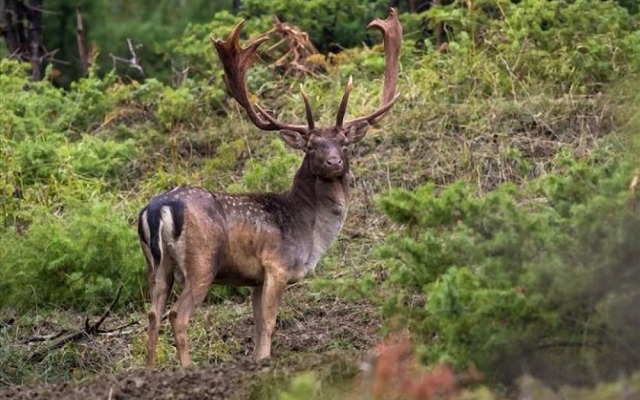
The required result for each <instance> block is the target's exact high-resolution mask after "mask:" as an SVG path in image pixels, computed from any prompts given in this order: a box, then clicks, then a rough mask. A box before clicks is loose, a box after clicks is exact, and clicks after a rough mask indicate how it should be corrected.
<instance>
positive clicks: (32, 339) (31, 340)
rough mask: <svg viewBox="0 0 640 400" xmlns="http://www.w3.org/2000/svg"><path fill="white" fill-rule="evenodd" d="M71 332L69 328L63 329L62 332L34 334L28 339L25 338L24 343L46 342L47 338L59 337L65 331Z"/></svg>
mask: <svg viewBox="0 0 640 400" xmlns="http://www.w3.org/2000/svg"><path fill="white" fill-rule="evenodd" d="M67 332H69V330H68V329H63V330H61V331H60V332H54V333H50V334H48V335H33V336H30V337H28V338H26V339H24V340H23V341H22V342H23V343H35V342H46V341H47V340H53V339H57V338H59V337H60V336H62V335H64V334H65V333H67Z"/></svg>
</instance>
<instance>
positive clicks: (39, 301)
mask: <svg viewBox="0 0 640 400" xmlns="http://www.w3.org/2000/svg"><path fill="white" fill-rule="evenodd" d="M22 216H23V217H24V218H23V220H26V222H27V223H28V229H27V230H26V232H20V231H18V230H17V229H5V230H4V231H3V233H2V235H1V236H0V249H2V250H1V251H2V254H1V255H0V258H1V259H2V263H1V265H0V291H2V297H1V298H0V307H13V308H17V309H28V308H33V307H43V308H45V309H46V308H50V307H56V308H58V307H62V308H66V307H71V308H75V309H79V310H91V311H96V310H99V309H100V308H101V307H103V306H104V305H105V304H107V303H108V302H109V301H111V300H112V299H113V296H114V295H115V292H116V290H117V288H118V286H119V285H121V284H122V285H123V286H124V290H123V298H122V302H121V303H120V304H121V305H122V304H131V303H139V302H140V300H141V299H142V286H141V280H142V278H143V276H144V273H143V271H144V261H143V258H142V256H141V252H140V250H139V245H138V240H137V237H136V233H135V229H133V228H132V226H130V224H129V223H128V222H127V221H128V219H129V218H127V217H128V215H127V213H126V212H125V211H124V210H123V209H122V205H118V204H117V203H115V202H108V201H106V200H100V199H96V198H93V199H89V200H87V201H80V200H73V199H68V200H67V201H65V203H64V204H61V205H59V207H58V208H57V209H56V210H49V209H47V208H45V207H33V208H31V210H30V212H29V214H28V215H27V214H22ZM27 218H28V220H27Z"/></svg>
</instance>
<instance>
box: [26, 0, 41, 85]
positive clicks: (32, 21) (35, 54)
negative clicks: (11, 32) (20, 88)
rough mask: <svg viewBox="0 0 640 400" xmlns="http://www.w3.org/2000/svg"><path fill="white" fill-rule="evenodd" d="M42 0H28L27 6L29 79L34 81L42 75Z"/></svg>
mask: <svg viewBox="0 0 640 400" xmlns="http://www.w3.org/2000/svg"><path fill="white" fill-rule="evenodd" d="M42 1H43V0H30V1H29V5H28V6H27V17H28V18H29V50H30V55H29V56H30V60H31V79H32V80H34V81H39V80H40V79H42V77H43V76H44V74H43V71H42V61H43V56H42V49H43V44H42Z"/></svg>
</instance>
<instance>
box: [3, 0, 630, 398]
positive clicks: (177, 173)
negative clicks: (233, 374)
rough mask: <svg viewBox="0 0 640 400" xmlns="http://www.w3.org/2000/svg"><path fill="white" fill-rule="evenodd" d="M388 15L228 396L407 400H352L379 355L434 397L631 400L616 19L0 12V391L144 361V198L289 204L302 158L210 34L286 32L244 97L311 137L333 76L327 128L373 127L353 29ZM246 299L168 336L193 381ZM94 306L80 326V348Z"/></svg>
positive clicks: (624, 137)
mask: <svg viewBox="0 0 640 400" xmlns="http://www.w3.org/2000/svg"><path fill="white" fill-rule="evenodd" d="M389 6H396V7H398V8H399V10H400V18H401V21H402V24H403V27H404V43H403V48H402V52H401V73H400V81H399V87H398V91H399V92H400V93H401V94H402V97H401V99H400V100H399V102H398V104H397V105H396V106H395V107H394V109H393V110H392V112H391V113H390V115H389V116H388V117H387V118H386V119H385V121H384V122H383V123H382V124H381V125H380V126H377V127H375V128H374V129H372V131H371V132H370V133H369V134H368V136H367V138H366V139H365V140H364V141H363V142H362V143H361V144H359V145H358V146H357V148H355V149H353V151H352V154H351V157H352V159H353V162H352V164H353V165H352V168H353V170H354V174H355V175H356V177H357V181H356V184H355V188H354V193H353V200H352V204H351V207H350V214H349V217H348V220H347V223H346V226H345V229H344V230H343V232H342V234H341V235H340V237H339V239H338V241H337V243H336V244H335V245H333V246H332V247H331V249H330V251H329V253H328V254H327V255H326V256H325V257H324V258H323V260H322V261H321V263H320V265H319V267H318V272H317V275H316V276H314V277H312V278H311V279H309V280H307V281H305V282H304V283H301V284H298V285H295V286H294V287H292V288H291V289H290V290H289V293H288V294H287V297H286V298H285V304H284V305H283V310H282V312H281V315H280V316H279V322H278V330H279V332H280V333H277V334H276V344H275V346H276V351H275V353H276V357H275V358H276V360H275V361H274V362H273V364H272V365H271V366H270V368H268V369H267V371H266V372H265V371H264V370H262V371H256V370H254V369H251V368H249V369H247V370H245V371H244V372H243V373H242V374H240V375H243V376H244V375H246V376H249V377H250V379H248V383H243V384H241V385H240V386H238V387H235V388H234V393H235V395H236V396H239V397H242V396H245V397H249V398H274V396H278V398H283V399H284V398H287V399H297V398H300V399H303V398H304V399H306V398H312V397H314V396H315V398H331V397H332V396H334V397H335V396H336V394H335V393H338V392H339V393H346V392H349V393H354V392H358V391H365V392H367V393H369V394H371V393H373V392H375V390H378V391H380V390H382V389H380V387H381V386H380V385H382V386H383V387H384V388H385V389H384V390H383V391H384V393H385V394H380V393H382V392H375V393H373V394H371V395H372V396H375V395H380V396H383V395H384V396H389V398H396V397H398V396H404V397H399V398H428V397H417V396H418V395H417V394H415V393H414V394H411V393H401V392H402V388H399V387H396V386H394V383H393V380H392V379H391V380H387V378H385V376H384V374H382V373H381V372H380V373H379V374H378V373H374V374H373V375H372V376H373V377H374V378H372V379H373V383H370V384H369V386H367V385H364V386H365V388H364V389H363V388H362V384H361V383H362V382H363V381H364V382H368V381H367V380H366V379H364V378H366V376H367V375H366V373H363V372H361V371H359V366H362V363H363V361H362V359H363V354H365V353H366V352H367V351H369V350H371V349H373V348H374V347H375V346H376V343H378V342H379V341H381V340H383V339H384V338H385V337H387V336H388V335H390V337H396V336H393V334H395V335H398V334H399V332H402V336H403V337H404V336H409V337H411V343H412V344H413V348H414V350H415V357H416V359H417V360H419V361H420V364H421V365H423V367H420V368H418V367H412V368H414V369H416V368H417V369H418V370H419V372H416V371H413V372H412V373H409V372H407V371H405V369H403V368H404V367H403V365H404V364H403V363H402V362H400V361H397V365H396V366H397V368H398V369H397V370H396V374H405V375H406V376H414V375H412V374H418V375H416V376H421V377H423V378H416V379H418V381H419V382H421V383H420V384H422V385H427V386H429V385H431V386H429V387H437V386H438V385H439V384H441V383H442V382H440V383H437V382H436V383H433V382H434V380H435V381H437V379H435V378H433V379H431V380H429V379H430V378H429V376H432V377H433V376H436V375H433V374H436V373H439V372H438V371H442V368H445V369H446V370H447V371H452V372H455V373H456V374H458V375H457V376H458V378H459V379H458V380H457V381H456V382H458V383H457V384H455V385H453V386H455V387H456V392H455V395H453V394H452V395H451V396H459V397H460V398H463V397H464V396H470V397H468V398H494V397H495V398H503V397H512V396H514V395H515V393H523V391H524V392H526V391H534V392H535V393H543V394H540V395H539V396H538V395H536V396H538V397H535V396H534V397H533V398H556V397H553V396H558V394H557V393H560V392H562V391H563V390H565V391H571V390H582V389H569V386H575V387H580V386H584V385H592V384H596V383H602V382H615V383H613V384H611V385H609V386H608V385H606V384H603V386H599V389H594V391H593V392H590V393H589V395H590V396H592V397H591V398H594V399H596V398H598V397H596V396H602V397H601V398H621V399H624V398H625V397H605V396H612V395H611V393H620V395H619V396H625V394H624V393H640V374H638V372H636V371H638V368H639V367H640V337H638V335H637V333H636V331H637V329H639V328H640V313H638V311H637V310H638V309H640V210H639V207H638V202H639V200H638V199H637V198H636V196H635V194H634V192H635V186H636V185H637V181H638V176H639V175H640V172H639V168H640V160H639V157H638V154H640V149H639V148H638V146H639V145H640V143H639V140H638V133H639V131H640V113H639V112H638V110H639V107H640V97H639V95H638V93H640V84H639V82H640V79H639V78H640V76H639V74H640V17H639V11H640V10H639V4H638V2H637V1H635V0H619V1H600V0H551V1H547V0H520V1H508V0H466V1H461V0H456V1H453V2H451V1H437V0H434V1H432V2H429V1H424V2H422V1H419V0H414V1H406V2H403V1H395V2H394V1H391V2H390V1H380V0H376V1H369V0H341V1H337V0H327V1H319V0H310V1H305V0H289V1H287V0H274V1H269V2H265V1H258V0H243V1H239V0H233V1H216V2H211V1H204V0H174V1H170V0H160V1H142V0H127V1H123V0H110V1H106V0H95V1H71V0H66V1H65V0H29V1H27V0H2V1H0V22H1V29H2V36H3V41H2V45H0V96H1V97H0V105H1V107H0V293H1V295H0V317H1V318H0V366H1V367H0V391H2V390H3V389H6V388H12V387H15V385H27V386H29V385H32V386H33V385H42V384H45V383H60V382H67V381H73V382H75V383H76V384H81V385H82V384H86V383H87V382H91V381H92V379H95V377H96V376H97V375H98V374H99V373H107V374H113V376H122V377H124V376H127V374H129V375H130V374H132V373H134V372H132V371H135V369H136V368H137V367H140V366H141V365H143V359H144V351H143V348H144V331H143V330H144V324H145V319H146V318H145V310H146V304H145V301H146V298H147V295H146V287H145V284H144V260H143V257H142V254H141V252H140V249H139V246H138V242H137V237H136V231H135V228H134V227H135V223H136V218H137V212H138V211H139V210H140V209H141V208H142V206H143V205H144V204H145V202H146V201H147V200H148V199H149V198H150V197H151V196H153V195H155V194H157V193H159V192H161V191H162V190H165V189H169V188H171V187H173V186H175V185H178V184H190V185H198V186H203V187H205V188H207V189H210V190H221V191H229V192H241V191H281V190H285V189H286V188H287V187H288V184H289V182H290V180H291V178H292V175H293V172H294V171H295V168H296V167H297V166H298V165H299V163H300V160H301V156H300V155H299V154H296V153H293V152H291V151H289V150H287V149H285V148H284V145H283V144H282V143H281V142H280V141H279V139H277V137H276V135H270V134H265V133H263V132H259V131H258V130H257V129H256V128H254V127H253V126H252V125H250V124H249V123H248V122H247V120H246V118H245V116H244V114H243V113H242V111H241V110H240V109H239V107H238V106H237V104H235V103H234V102H233V101H230V99H229V97H228V96H227V94H226V93H225V90H224V87H223V83H222V75H221V66H220V65H219V64H218V61H217V59H216V57H215V53H214V51H213V49H212V48H211V45H210V42H209V36H213V37H225V36H226V34H227V33H228V32H229V31H230V30H231V28H232V27H233V26H234V25H235V24H236V23H237V22H238V21H239V20H240V19H245V20H246V29H245V32H246V34H245V36H244V39H246V38H248V37H250V36H255V35H257V34H259V33H262V32H265V31H267V30H269V29H272V28H274V26H275V27H276V28H278V25H277V24H275V23H274V20H273V16H277V17H278V18H279V20H280V21H281V22H284V23H286V24H290V25H286V26H287V27H293V28H294V32H295V33H296V34H295V35H293V36H291V35H289V36H285V34H284V33H283V32H284V31H283V30H276V31H275V32H274V34H273V35H272V36H273V37H272V39H271V40H270V42H269V43H267V44H266V45H263V48H262V49H263V50H262V52H261V57H260V61H259V62H258V63H256V65H255V66H254V67H253V68H252V70H251V73H250V76H249V85H250V88H251V90H252V91H253V93H255V94H256V96H257V98H258V99H259V101H260V103H261V104H264V105H266V106H268V107H269V108H270V109H271V110H274V111H275V112H276V113H277V114H278V115H279V116H280V117H281V118H282V119H285V120H290V121H296V120H297V121H302V120H303V119H304V107H303V103H302V101H301V99H300V96H299V89H298V85H299V84H302V86H303V87H304V90H305V92H306V93H308V95H309V97H310V99H311V102H312V103H313V105H314V107H315V109H317V110H318V115H319V116H320V120H321V122H327V121H329V120H330V119H331V118H332V116H333V115H334V112H335V107H336V105H337V103H338V100H339V98H340V96H341V94H342V91H343V89H344V86H345V84H346V82H347V80H348V79H349V76H353V78H354V80H355V84H356V87H355V89H354V92H353V94H352V100H351V103H350V109H349V111H348V113H349V114H350V115H352V116H356V115H362V114H364V113H366V112H368V111H370V110H372V109H373V108H374V107H375V106H376V105H377V104H378V101H379V96H380V91H381V87H382V86H381V81H382V73H383V69H384V59H383V56H382V55H383V53H382V46H381V45H380V37H379V34H378V33H377V32H372V31H368V30H365V29H364V28H365V26H366V24H367V23H368V22H369V21H370V20H372V19H373V18H375V17H384V16H385V15H386V13H387V10H388V7H389ZM274 24H275V25H274ZM280 27H281V26H280ZM304 32H306V33H307V34H308V36H305V35H303V34H302V33H304ZM281 39H284V40H281ZM289 39H290V40H289ZM291 40H293V42H292V41H291ZM291 43H297V44H303V45H304V46H301V47H297V48H295V49H293V51H292V48H291V47H290V44H291ZM634 178H635V179H634ZM634 182H635V183H634ZM247 293H248V291H247V290H246V289H243V288H240V289H230V288H225V287H213V288H212V289H211V293H210V296H209V299H208V301H207V304H206V305H205V306H204V307H203V310H201V311H199V313H198V315H197V316H196V321H195V323H194V326H193V327H192V328H191V331H190V341H191V348H192V349H193V353H194V354H193V358H194V361H195V363H196V364H198V365H201V366H205V365H216V366H220V368H221V369H225V368H226V367H225V366H228V365H236V364H233V363H236V362H237V360H238V359H241V358H243V357H245V353H246V351H247V349H250V348H251V341H250V329H251V319H250V317H249V314H250V312H249V309H248V306H247ZM116 297H117V298H118V301H117V302H114V298H116ZM112 303H114V304H113V306H112V307H111V308H110V313H111V315H110V316H109V318H108V320H107V321H106V323H105V326H107V327H106V328H105V327H104V326H103V327H101V328H102V329H98V327H96V329H93V330H92V329H90V328H91V324H89V322H88V321H86V324H85V326H84V327H83V319H84V318H85V316H87V317H92V318H90V319H89V320H96V319H97V317H99V316H100V315H101V314H102V310H104V308H105V307H109V305H110V304H112ZM77 333H80V334H79V335H76V334H77ZM74 335H76V336H74ZM70 337H71V339H69V338H70ZM162 340H163V341H162V343H161V345H160V363H161V365H162V366H163V367H164V368H166V369H168V370H170V369H171V367H172V366H173V365H175V364H176V361H175V358H174V353H175V352H174V349H173V346H172V343H171V339H170V335H169V332H163V336H162ZM380 346H381V347H380ZM380 346H378V349H379V351H382V350H380V349H387V350H389V349H391V350H389V351H391V354H393V352H394V351H396V352H399V353H402V354H404V353H403V352H404V351H406V349H405V350H399V349H404V347H402V346H400V347H398V346H397V345H391V344H388V342H384V344H382V345H380ZM394 346H395V347H394ZM394 349H395V350H394ZM367 362H370V367H371V368H370V369H371V370H373V371H379V370H378V369H376V366H379V365H380V363H378V364H376V361H375V360H373V361H367ZM394 362H396V361H394ZM365 364H366V363H365ZM367 365H368V364H367ZM394 365H395V364H394ZM443 365H444V366H445V367H442V366H443ZM406 368H409V367H406ZM439 368H440V369H439ZM365 369H366V368H365ZM402 371H404V372H402ZM434 371H435V372H434ZM421 374H422V375H421ZM429 374H432V375H429ZM462 376H473V377H474V379H471V380H472V381H473V382H472V383H468V384H466V383H464V382H465V380H464V379H462V378H460V377H462ZM523 376H526V377H529V378H528V380H527V379H524V380H523V378H522V377H523ZM363 377H364V378H363ZM425 377H426V378H425ZM376 379H377V381H376ZM420 379H422V380H420ZM532 379H535V382H540V383H539V385H540V386H536V385H538V383H536V384H533V383H531V382H533V381H532ZM356 381H357V382H360V384H359V386H357V387H358V388H357V389H354V382H356ZM378 381H379V382H383V383H384V384H380V383H379V382H378ZM376 382H378V383H379V384H376ZM425 382H427V383H425ZM404 386H407V385H404ZM409 386H410V385H409ZM445 386H446V385H445ZM453 386H452V387H453ZM443 387H444V386H443ZM620 388H627V389H624V390H627V392H625V391H624V390H622V389H620ZM629 388H631V389H629ZM433 390H435V389H433ZM442 390H444V389H442ZM628 390H631V392H628ZM633 390H636V391H637V392H633ZM554 391H555V392H554ZM329 393H332V394H333V395H330V394H329ZM376 393H377V394H376ZM532 393H533V392H532ZM414 395H415V396H416V397H411V396H414ZM616 395H617V394H616ZM393 396H396V397H393ZM481 396H486V397H481ZM544 396H546V397H544ZM628 398H631V397H628Z"/></svg>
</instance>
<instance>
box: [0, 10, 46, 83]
mask: <svg viewBox="0 0 640 400" xmlns="http://www.w3.org/2000/svg"><path fill="white" fill-rule="evenodd" d="M42 3H43V0H29V1H28V2H25V1H24V0H0V31H1V32H2V37H3V38H4V42H5V44H6V45H7V49H8V50H9V54H10V57H11V58H15V59H18V60H21V61H25V62H29V63H30V64H31V79H33V80H40V79H42V77H43V76H44V61H45V60H51V59H53V56H54V55H55V53H56V51H52V52H48V51H47V50H46V48H45V47H44V44H43V36H42V11H43V9H42Z"/></svg>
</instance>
